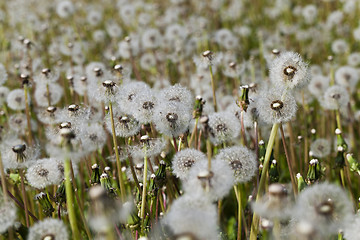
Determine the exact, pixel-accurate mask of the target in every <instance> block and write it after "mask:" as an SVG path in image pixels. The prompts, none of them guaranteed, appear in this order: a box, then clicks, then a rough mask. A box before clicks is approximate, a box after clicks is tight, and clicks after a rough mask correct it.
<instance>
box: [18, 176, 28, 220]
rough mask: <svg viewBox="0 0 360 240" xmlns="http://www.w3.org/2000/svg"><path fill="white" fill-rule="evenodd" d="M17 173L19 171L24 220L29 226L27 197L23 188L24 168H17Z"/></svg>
mask: <svg viewBox="0 0 360 240" xmlns="http://www.w3.org/2000/svg"><path fill="white" fill-rule="evenodd" d="M19 173H20V180H21V193H22V197H23V202H24V210H25V221H26V226H27V227H29V226H30V223H29V212H28V209H29V206H28V201H27V197H26V190H25V177H24V170H23V169H19Z"/></svg>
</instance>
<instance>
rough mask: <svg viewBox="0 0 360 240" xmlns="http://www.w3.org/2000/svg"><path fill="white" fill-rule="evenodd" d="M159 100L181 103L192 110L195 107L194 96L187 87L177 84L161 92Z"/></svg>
mask: <svg viewBox="0 0 360 240" xmlns="http://www.w3.org/2000/svg"><path fill="white" fill-rule="evenodd" d="M159 99H161V101H168V102H175V103H181V104H183V105H184V106H186V107H188V108H190V109H192V107H193V105H194V103H193V102H194V101H193V99H194V98H193V95H192V94H191V92H190V91H189V90H188V89H187V88H186V87H183V86H181V85H180V84H175V85H173V86H169V87H167V88H164V89H162V90H161V91H160V96H159Z"/></svg>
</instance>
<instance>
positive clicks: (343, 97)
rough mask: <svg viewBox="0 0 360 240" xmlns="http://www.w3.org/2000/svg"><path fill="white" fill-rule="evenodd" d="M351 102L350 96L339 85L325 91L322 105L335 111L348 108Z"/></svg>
mask: <svg viewBox="0 0 360 240" xmlns="http://www.w3.org/2000/svg"><path fill="white" fill-rule="evenodd" d="M349 101H350V96H349V93H348V92H347V91H346V89H345V88H344V87H342V86H339V85H333V86H331V87H329V88H328V89H327V90H326V91H325V93H324V97H323V99H322V100H321V101H320V103H321V105H322V106H323V107H324V108H325V109H329V110H335V109H341V108H344V107H346V106H347V104H348V103H349Z"/></svg>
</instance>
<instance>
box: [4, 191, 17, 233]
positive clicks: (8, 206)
mask: <svg viewBox="0 0 360 240" xmlns="http://www.w3.org/2000/svg"><path fill="white" fill-rule="evenodd" d="M16 219H17V214H16V206H15V204H14V203H13V202H11V201H6V202H5V200H4V196H3V195H2V193H0V233H1V234H3V233H5V232H6V231H7V229H8V228H10V227H12V226H14V224H15V221H16Z"/></svg>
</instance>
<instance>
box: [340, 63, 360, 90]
mask: <svg viewBox="0 0 360 240" xmlns="http://www.w3.org/2000/svg"><path fill="white" fill-rule="evenodd" d="M359 77H360V76H359V73H358V71H357V69H355V68H353V67H350V66H343V67H340V68H338V69H337V70H336V72H335V81H336V83H337V84H339V85H341V86H343V87H345V88H348V89H349V90H351V91H352V92H353V91H354V89H355V87H356V85H357V83H358V82H359Z"/></svg>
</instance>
